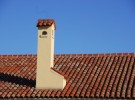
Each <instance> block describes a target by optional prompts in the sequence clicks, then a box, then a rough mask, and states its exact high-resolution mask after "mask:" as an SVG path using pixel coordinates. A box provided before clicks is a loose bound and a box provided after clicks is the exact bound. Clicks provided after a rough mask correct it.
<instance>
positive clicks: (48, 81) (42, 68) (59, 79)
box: [36, 19, 66, 89]
mask: <svg viewBox="0 0 135 100" xmlns="http://www.w3.org/2000/svg"><path fill="white" fill-rule="evenodd" d="M37 27H38V52H37V72H36V88H38V89H63V88H64V87H65V85H66V80H65V79H64V77H63V76H62V75H60V74H58V73H57V72H55V71H54V70H52V69H51V67H53V66H54V31H55V29H56V24H55V21H54V20H53V19H45V20H38V23H37Z"/></svg>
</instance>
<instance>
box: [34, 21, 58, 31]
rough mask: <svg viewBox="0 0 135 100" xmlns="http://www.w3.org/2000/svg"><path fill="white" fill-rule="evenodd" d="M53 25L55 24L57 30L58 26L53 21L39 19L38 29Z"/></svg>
mask: <svg viewBox="0 0 135 100" xmlns="http://www.w3.org/2000/svg"><path fill="white" fill-rule="evenodd" d="M52 24H54V28H55V29H56V24H55V21H54V20H53V19H39V20H38V22H37V27H41V26H51V25H52Z"/></svg>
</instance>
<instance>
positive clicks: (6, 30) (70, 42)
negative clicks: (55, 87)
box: [0, 0, 135, 54]
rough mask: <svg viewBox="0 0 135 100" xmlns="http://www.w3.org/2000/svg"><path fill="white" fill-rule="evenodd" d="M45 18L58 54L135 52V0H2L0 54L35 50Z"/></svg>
mask: <svg viewBox="0 0 135 100" xmlns="http://www.w3.org/2000/svg"><path fill="white" fill-rule="evenodd" d="M42 18H53V19H54V20H55V21H56V28H57V29H56V31H55V53H56V54H65V53H66V54H68V53H70V54H74V53H77V54H78V53H90V54H91V53H119V52H135V0H0V54H36V53H37V27H36V23H37V20H38V19H42Z"/></svg>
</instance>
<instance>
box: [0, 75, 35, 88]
mask: <svg viewBox="0 0 135 100" xmlns="http://www.w3.org/2000/svg"><path fill="white" fill-rule="evenodd" d="M0 81H5V82H11V83H16V84H20V85H27V86H30V87H35V85H36V81H34V80H28V79H26V78H21V77H17V76H11V75H8V74H4V73H0Z"/></svg>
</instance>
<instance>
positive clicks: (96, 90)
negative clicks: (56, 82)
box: [0, 53, 135, 98]
mask: <svg viewBox="0 0 135 100" xmlns="http://www.w3.org/2000/svg"><path fill="white" fill-rule="evenodd" d="M36 59H37V58H36V55H1V56H0V97H1V98H5V97H6V98H13V97H14V98H19V97H25V98H26V97H64V98H65V97H79V98H81V97H91V98H135V54H134V53H133V54H132V53H131V54H127V53H124V54H99V55H98V54H93V55H91V54H77V55H70V54H69V55H68V54H67V55H55V66H54V68H53V69H54V70H55V71H58V72H59V73H61V74H62V75H64V76H65V77H66V81H67V84H66V86H65V88H64V89H63V90H52V89H51V90H47V89H42V90H38V89H36V88H35V76H36Z"/></svg>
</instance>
